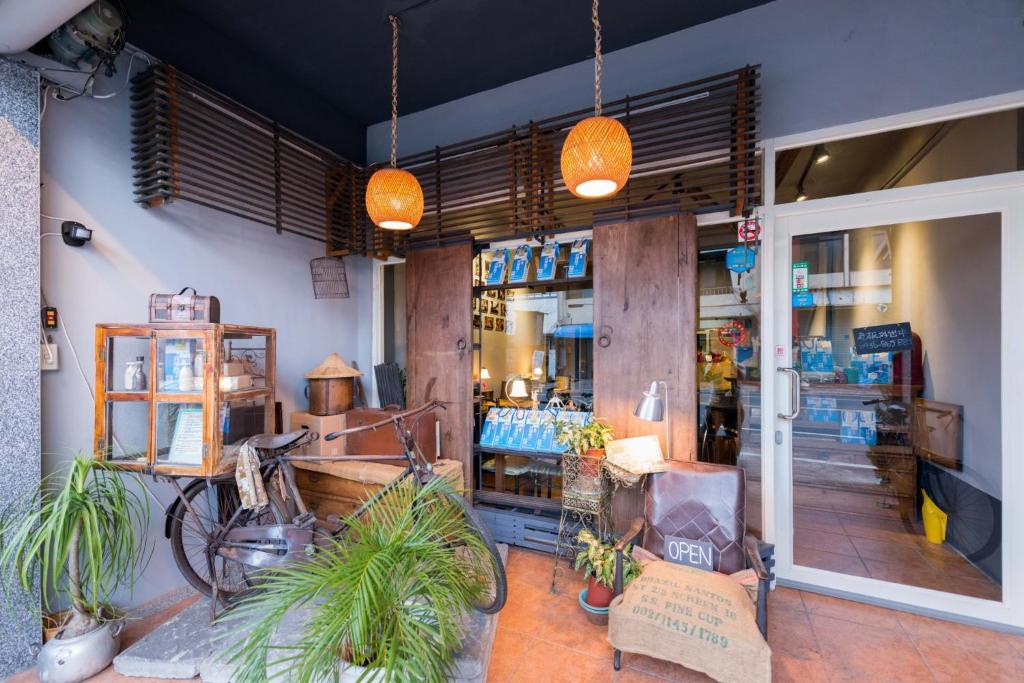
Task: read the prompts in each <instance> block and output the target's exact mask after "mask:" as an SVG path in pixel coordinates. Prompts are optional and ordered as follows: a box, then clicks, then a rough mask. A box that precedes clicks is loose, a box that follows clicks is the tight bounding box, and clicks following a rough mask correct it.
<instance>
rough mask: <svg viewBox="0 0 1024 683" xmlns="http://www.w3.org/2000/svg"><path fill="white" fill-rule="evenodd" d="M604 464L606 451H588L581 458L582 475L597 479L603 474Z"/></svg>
mask: <svg viewBox="0 0 1024 683" xmlns="http://www.w3.org/2000/svg"><path fill="white" fill-rule="evenodd" d="M602 462H604V449H603V448H591V449H588V450H587V452H586V453H584V454H583V457H582V458H580V474H583V475H585V476H588V477H596V476H599V475H600V474H601V463H602Z"/></svg>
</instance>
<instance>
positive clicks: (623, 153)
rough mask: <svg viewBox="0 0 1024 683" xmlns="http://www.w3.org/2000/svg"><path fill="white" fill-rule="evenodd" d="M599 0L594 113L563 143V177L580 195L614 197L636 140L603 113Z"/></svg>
mask: <svg viewBox="0 0 1024 683" xmlns="http://www.w3.org/2000/svg"><path fill="white" fill-rule="evenodd" d="M597 3H598V0H593V7H592V12H591V15H592V16H591V19H592V21H593V24H594V116H591V117H590V118H587V119H583V120H582V121H580V122H579V123H577V124H576V125H575V126H573V128H572V130H571V131H569V135H568V136H567V137H566V138H565V143H564V144H563V145H562V180H563V181H565V186H566V187H568V188H569V191H570V192H572V193H573V194H574V195H576V196H577V197H582V198H583V199H597V198H600V197H610V196H611V195H613V194H615V193H616V192H618V191H619V190H620V189H622V186H623V185H625V184H626V180H628V179H629V171H630V168H631V167H632V166H633V143H631V142H630V140H629V133H627V132H626V128H625V126H623V125H622V124H621V123H619V122H618V121H617V120H616V119H613V118H610V117H607V116H601V67H602V63H603V61H602V57H601V22H600V20H599V19H598V16H597Z"/></svg>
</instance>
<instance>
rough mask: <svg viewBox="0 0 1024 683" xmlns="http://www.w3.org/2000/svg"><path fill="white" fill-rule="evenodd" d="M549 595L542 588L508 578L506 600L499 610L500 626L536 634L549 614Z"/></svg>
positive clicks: (527, 633)
mask: <svg viewBox="0 0 1024 683" xmlns="http://www.w3.org/2000/svg"><path fill="white" fill-rule="evenodd" d="M550 597H552V596H551V594H550V593H549V592H548V591H547V590H546V589H544V588H538V587H537V586H533V585H531V584H528V583H522V582H521V581H518V580H515V579H513V580H510V581H509V584H508V602H507V603H505V607H504V608H503V609H502V610H501V618H500V623H501V625H502V627H503V628H507V629H509V630H512V631H518V632H519V633H523V634H526V635H536V634H537V632H538V631H539V630H540V629H541V628H542V627H543V626H544V622H545V620H546V619H547V618H548V617H549V616H550V615H549V613H548V610H547V602H548V600H549V598H550Z"/></svg>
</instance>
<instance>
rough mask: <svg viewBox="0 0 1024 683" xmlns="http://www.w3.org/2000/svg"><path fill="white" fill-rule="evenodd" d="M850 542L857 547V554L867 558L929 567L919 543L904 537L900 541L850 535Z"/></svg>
mask: <svg viewBox="0 0 1024 683" xmlns="http://www.w3.org/2000/svg"><path fill="white" fill-rule="evenodd" d="M850 542H851V543H852V544H853V547H854V548H856V549H857V554H858V555H860V556H861V558H863V559H865V560H878V561H881V562H889V563H892V564H907V565H915V566H921V567H929V566H930V565H929V564H928V562H927V560H925V558H924V555H923V554H922V553H921V550H920V549H919V548H918V545H917V543H915V542H914V541H912V540H910V538H909V537H904V538H903V539H902V540H900V541H896V540H893V539H891V538H885V539H882V538H860V537H857V536H852V537H850Z"/></svg>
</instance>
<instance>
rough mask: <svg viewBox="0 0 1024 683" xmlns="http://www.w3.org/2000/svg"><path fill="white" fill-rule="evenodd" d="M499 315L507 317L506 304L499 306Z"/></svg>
mask: <svg viewBox="0 0 1024 683" xmlns="http://www.w3.org/2000/svg"><path fill="white" fill-rule="evenodd" d="M498 315H500V316H501V317H502V318H504V317H505V304H498Z"/></svg>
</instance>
